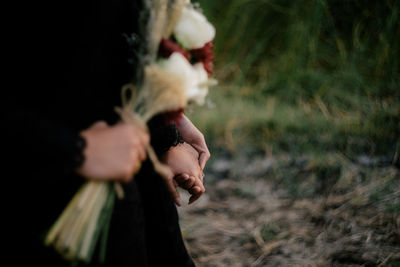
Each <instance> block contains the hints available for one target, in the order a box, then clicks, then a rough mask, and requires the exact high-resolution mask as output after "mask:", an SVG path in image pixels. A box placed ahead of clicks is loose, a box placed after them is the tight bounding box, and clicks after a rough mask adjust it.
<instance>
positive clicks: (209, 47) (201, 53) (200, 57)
mask: <svg viewBox="0 0 400 267" xmlns="http://www.w3.org/2000/svg"><path fill="white" fill-rule="evenodd" d="M213 48H214V45H213V44H212V41H210V42H208V43H206V44H205V45H204V46H203V47H202V48H198V49H192V50H190V54H191V55H192V59H194V61H200V62H201V63H203V66H204V69H205V70H206V71H207V73H208V75H209V76H210V75H213V74H214V72H213V70H212V68H213V62H214V52H213Z"/></svg>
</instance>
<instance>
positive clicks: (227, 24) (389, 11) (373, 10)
mask: <svg viewBox="0 0 400 267" xmlns="http://www.w3.org/2000/svg"><path fill="white" fill-rule="evenodd" d="M199 2H200V5H201V7H202V8H203V10H204V13H205V14H206V15H207V17H208V18H209V20H210V21H211V22H212V23H213V24H214V25H215V26H216V29H217V37H216V40H215V46H216V50H215V53H216V62H215V64H216V70H215V72H216V74H217V79H218V80H219V86H218V87H215V88H212V89H211V92H210V100H211V103H209V105H208V108H200V109H196V110H194V112H192V113H191V114H189V115H190V117H191V119H192V120H193V121H194V122H195V123H196V125H198V127H199V128H200V129H201V130H202V131H203V132H204V133H205V134H206V138H207V140H208V142H209V143H210V145H211V146H212V147H221V146H222V147H225V148H228V149H229V150H230V151H237V150H238V149H239V148H240V149H241V148H243V147H248V146H252V147H255V148H257V149H261V150H265V151H288V152H290V153H294V154H304V153H313V154H320V153H324V152H327V151H341V153H344V154H346V155H359V154H369V155H379V154H383V155H387V156H390V155H393V154H395V150H396V147H397V149H398V147H399V145H398V143H399V142H400V141H399V136H400V88H399V87H400V86H399V85H400V75H399V74H400V67H399V62H400V51H399V50H400V49H399V47H400V15H399V12H400V2H399V1H395V0H383V1H371V0H363V1H361V0H355V1H345V0H303V1H288V0H230V1H228V0H221V1H214V0H201V1H199ZM396 144H397V145H396Z"/></svg>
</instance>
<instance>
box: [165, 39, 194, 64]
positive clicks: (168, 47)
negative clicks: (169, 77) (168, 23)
mask: <svg viewBox="0 0 400 267" xmlns="http://www.w3.org/2000/svg"><path fill="white" fill-rule="evenodd" d="M174 52H178V53H181V54H182V55H183V56H184V57H185V58H186V59H187V60H188V61H189V60H190V54H189V52H188V51H186V50H185V49H183V48H182V47H180V46H179V45H178V44H177V43H175V42H174V41H171V40H169V39H165V38H163V39H162V40H161V42H160V46H159V48H158V55H159V56H160V57H163V58H169V56H170V55H171V54H172V53H174Z"/></svg>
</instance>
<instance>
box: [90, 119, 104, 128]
mask: <svg viewBox="0 0 400 267" xmlns="http://www.w3.org/2000/svg"><path fill="white" fill-rule="evenodd" d="M107 127H108V124H107V122H106V121H97V122H95V123H94V124H92V126H91V127H90V128H93V129H105V128H107Z"/></svg>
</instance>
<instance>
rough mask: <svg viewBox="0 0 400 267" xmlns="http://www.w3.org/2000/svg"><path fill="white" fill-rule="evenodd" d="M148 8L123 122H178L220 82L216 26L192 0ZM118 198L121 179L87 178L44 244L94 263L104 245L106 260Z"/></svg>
mask: <svg viewBox="0 0 400 267" xmlns="http://www.w3.org/2000/svg"><path fill="white" fill-rule="evenodd" d="M144 6H145V10H144V12H143V13H142V14H143V17H142V19H143V18H144V21H145V22H144V23H143V21H142V24H143V26H144V28H143V30H142V32H143V33H142V35H143V40H144V42H143V44H142V45H141V46H140V48H139V51H136V52H137V53H136V54H138V55H139V57H138V62H139V64H138V67H137V69H136V77H138V79H137V81H136V82H135V84H134V83H130V84H127V85H125V86H123V88H122V90H121V91H122V107H118V108H116V111H117V112H118V113H119V114H120V117H121V119H122V121H124V122H126V123H132V124H134V125H135V126H136V127H146V123H147V122H148V121H149V120H150V119H151V118H152V117H153V116H154V115H157V114H166V115H167V117H169V118H170V119H171V118H172V120H174V119H175V118H177V117H179V116H180V115H181V114H182V112H183V110H184V109H185V108H186V107H187V106H188V105H189V104H192V103H193V104H198V105H202V104H204V102H205V98H206V95H207V93H208V88H209V87H210V86H212V85H214V84H215V83H216V81H215V80H213V79H211V78H209V76H210V75H212V64H213V59H214V57H213V53H212V40H213V39H214V36H215V29H214V27H213V26H212V25H211V24H210V23H209V22H208V21H207V19H206V18H205V17H204V15H203V14H202V13H201V11H200V10H199V9H198V7H195V6H193V5H192V4H191V3H190V1H189V0H175V1H171V0H170V1H167V0H144ZM147 154H148V157H149V159H150V160H151V161H152V163H153V166H154V169H155V170H156V171H157V172H158V173H159V174H160V175H162V176H164V177H170V176H171V175H172V174H171V171H170V170H169V168H168V166H166V165H164V164H162V163H161V162H160V161H159V160H158V158H157V156H156V154H155V152H154V150H153V148H152V147H151V146H150V145H149V146H148V147H147ZM116 196H118V197H119V198H123V197H124V192H123V189H122V187H121V185H120V184H119V183H116V182H95V181H88V182H86V183H85V184H84V185H83V186H82V187H81V188H80V189H79V191H78V192H77V193H76V194H75V195H74V197H73V198H72V200H71V201H70V202H69V204H68V205H67V207H66V208H65V209H64V211H63V212H62V214H61V215H60V216H59V218H58V219H57V221H56V222H55V223H54V225H53V226H52V227H51V229H50V230H49V232H48V233H47V235H46V238H45V244H46V245H51V246H54V248H55V249H56V250H57V251H58V252H59V253H60V254H61V255H63V256H64V257H65V258H66V259H69V260H73V261H75V260H82V261H85V262H90V261H91V259H92V255H93V252H94V249H95V248H96V246H97V245H98V244H99V243H100V250H99V251H100V261H103V260H104V257H105V248H106V244H107V234H108V229H109V225H110V221H111V216H112V209H113V206H114V202H115V198H116Z"/></svg>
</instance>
